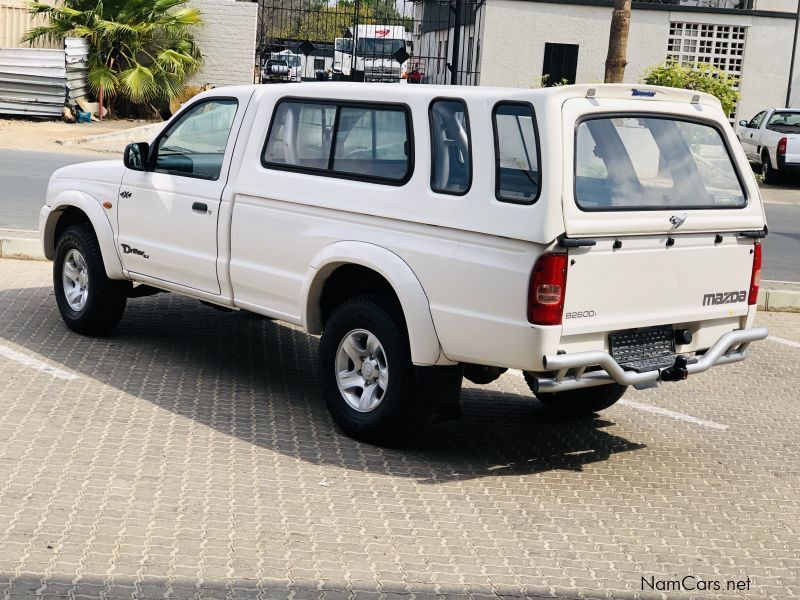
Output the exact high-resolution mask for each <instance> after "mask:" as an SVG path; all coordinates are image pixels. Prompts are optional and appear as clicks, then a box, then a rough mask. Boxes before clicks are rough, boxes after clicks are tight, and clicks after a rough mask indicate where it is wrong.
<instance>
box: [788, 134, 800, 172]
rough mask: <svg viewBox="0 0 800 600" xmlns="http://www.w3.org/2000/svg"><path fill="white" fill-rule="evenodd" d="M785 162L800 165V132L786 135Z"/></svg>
mask: <svg viewBox="0 0 800 600" xmlns="http://www.w3.org/2000/svg"><path fill="white" fill-rule="evenodd" d="M786 163H787V164H791V165H800V134H797V133H794V134H789V135H787V136H786Z"/></svg>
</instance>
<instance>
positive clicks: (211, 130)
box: [155, 98, 238, 180]
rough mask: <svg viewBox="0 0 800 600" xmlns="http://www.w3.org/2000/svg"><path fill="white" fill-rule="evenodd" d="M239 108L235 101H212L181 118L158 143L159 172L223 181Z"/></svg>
mask: <svg viewBox="0 0 800 600" xmlns="http://www.w3.org/2000/svg"><path fill="white" fill-rule="evenodd" d="M237 106H238V103H237V101H236V100H233V99H226V98H222V99H216V100H209V101H207V102H201V103H199V104H198V105H197V106H195V107H193V108H190V109H189V110H188V111H187V112H185V113H184V114H183V115H181V116H180V117H179V118H178V120H177V121H176V122H175V123H174V124H173V125H172V126H170V128H169V129H168V130H167V132H166V133H165V134H164V135H162V136H161V137H160V138H159V140H158V142H157V144H156V155H155V169H156V171H161V172H164V173H170V174H172V175H183V176H185V177H196V178H200V179H212V180H216V179H219V176H220V172H221V171H222V162H223V160H224V158H225V149H226V148H227V147H228V138H229V137H230V133H231V127H232V126H233V119H234V117H235V116H236V108H237Z"/></svg>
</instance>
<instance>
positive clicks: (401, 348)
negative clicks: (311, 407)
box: [319, 296, 427, 445]
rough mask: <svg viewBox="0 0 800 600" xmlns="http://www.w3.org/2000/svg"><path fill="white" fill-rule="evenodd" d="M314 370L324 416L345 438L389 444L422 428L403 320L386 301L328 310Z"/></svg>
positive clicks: (367, 299)
mask: <svg viewBox="0 0 800 600" xmlns="http://www.w3.org/2000/svg"><path fill="white" fill-rule="evenodd" d="M319 369H320V381H321V384H322V393H323V396H324V398H325V404H326V406H327V408H328V412H330V414H331V417H333V420H334V421H335V422H336V424H337V425H339V427H340V428H341V429H342V430H343V431H344V432H345V433H346V434H347V435H349V436H351V437H353V438H356V439H359V440H363V441H366V442H370V443H374V444H380V445H395V444H397V443H399V442H401V441H402V440H403V439H404V438H405V437H406V436H408V435H409V434H410V433H411V432H412V431H414V430H421V429H422V428H423V427H424V426H425V424H426V421H427V413H426V411H425V410H424V406H423V402H422V401H421V396H420V395H419V394H416V393H414V392H415V385H414V382H415V372H414V366H413V364H412V363H411V351H410V349H409V343H408V336H407V334H406V331H405V325H404V322H403V318H402V315H400V314H399V311H398V310H397V309H396V308H395V307H393V305H392V302H391V301H390V300H389V299H388V298H385V297H382V296H361V297H358V298H353V299H351V300H348V301H346V302H344V303H343V304H341V305H340V306H338V307H337V308H336V309H334V311H333V312H332V313H331V316H330V318H329V319H328V321H327V323H326V324H325V330H324V332H323V334H322V339H321V340H320V347H319Z"/></svg>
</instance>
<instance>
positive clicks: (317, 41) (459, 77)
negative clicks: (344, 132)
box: [257, 0, 484, 85]
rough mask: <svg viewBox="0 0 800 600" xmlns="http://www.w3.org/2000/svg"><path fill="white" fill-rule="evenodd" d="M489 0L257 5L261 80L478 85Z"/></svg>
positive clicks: (265, 0) (303, 0)
mask: <svg viewBox="0 0 800 600" xmlns="http://www.w3.org/2000/svg"><path fill="white" fill-rule="evenodd" d="M483 7H484V0H334V1H332V2H326V1H325V0H259V23H258V34H257V35H258V43H257V62H258V64H259V65H260V69H259V74H258V76H257V82H261V83H273V82H294V81H308V80H314V79H318V80H325V79H334V80H351V81H367V82H384V83H387V82H389V83H406V82H407V83H422V84H425V83H438V84H461V85H478V84H479V82H480V58H481V56H480V48H481V32H482V25H483Z"/></svg>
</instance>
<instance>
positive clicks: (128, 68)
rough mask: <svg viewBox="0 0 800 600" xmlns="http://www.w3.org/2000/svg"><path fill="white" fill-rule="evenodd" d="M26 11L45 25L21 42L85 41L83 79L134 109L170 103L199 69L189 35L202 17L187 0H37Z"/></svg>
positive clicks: (95, 90) (100, 92) (27, 35)
mask: <svg viewBox="0 0 800 600" xmlns="http://www.w3.org/2000/svg"><path fill="white" fill-rule="evenodd" d="M30 12H31V13H32V14H35V15H43V16H44V17H45V18H46V24H45V25H42V26H39V27H35V28H33V29H31V30H30V31H28V32H27V33H26V34H25V36H24V37H23V41H25V42H34V41H36V40H38V39H41V38H43V39H47V40H50V41H61V40H63V39H64V38H65V37H68V36H73V37H80V38H85V39H86V40H87V42H88V43H89V74H88V77H87V80H88V83H89V87H90V88H91V89H92V91H93V92H94V93H95V94H97V95H98V96H100V95H102V96H104V97H106V98H111V99H113V98H114V97H116V96H121V97H123V98H125V99H127V100H129V101H130V102H132V103H133V104H143V103H148V102H152V101H154V100H157V99H161V100H169V99H171V98H174V97H176V96H178V95H180V94H181V92H182V91H183V89H184V87H185V85H186V78H187V77H189V76H190V75H191V74H193V73H194V72H196V71H197V69H198V68H199V67H200V64H201V60H202V59H201V56H200V53H199V51H198V49H197V47H196V46H195V43H194V38H193V36H192V33H191V32H192V29H193V28H195V27H196V26H198V25H200V24H202V18H201V16H200V11H199V10H198V9H196V8H191V7H188V6H187V5H186V0H65V1H64V2H62V3H59V4H57V5H47V4H43V3H41V2H38V1H36V2H33V3H32V4H31V5H30Z"/></svg>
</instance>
